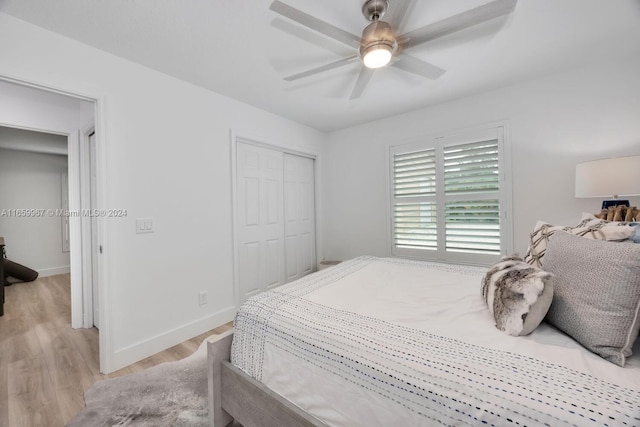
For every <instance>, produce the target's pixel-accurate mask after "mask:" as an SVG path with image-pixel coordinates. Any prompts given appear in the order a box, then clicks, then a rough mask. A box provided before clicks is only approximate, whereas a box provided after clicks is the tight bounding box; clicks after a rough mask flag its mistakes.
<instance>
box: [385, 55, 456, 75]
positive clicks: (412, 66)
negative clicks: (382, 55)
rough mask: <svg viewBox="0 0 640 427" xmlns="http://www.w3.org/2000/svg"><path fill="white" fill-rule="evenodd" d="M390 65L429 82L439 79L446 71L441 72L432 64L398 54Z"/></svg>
mask: <svg viewBox="0 0 640 427" xmlns="http://www.w3.org/2000/svg"><path fill="white" fill-rule="evenodd" d="M390 65H391V66H393V67H396V68H400V69H401V70H404V71H408V72H410V73H413V74H417V75H419V76H422V77H426V78H428V79H431V80H435V79H437V78H439V77H440V76H441V75H443V74H444V73H445V72H446V70H443V69H442V68H440V67H436V66H435V65H433V64H429V63H428V62H425V61H423V60H421V59H418V58H416V57H415V56H411V55H407V54H406V53H401V54H399V55H398V56H397V59H396V60H395V61H394V62H392V63H391V64H390Z"/></svg>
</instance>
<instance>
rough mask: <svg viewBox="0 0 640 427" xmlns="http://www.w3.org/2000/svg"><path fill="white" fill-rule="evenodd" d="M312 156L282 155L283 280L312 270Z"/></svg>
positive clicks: (289, 279)
mask: <svg viewBox="0 0 640 427" xmlns="http://www.w3.org/2000/svg"><path fill="white" fill-rule="evenodd" d="M314 189H315V182H314V160H313V159H311V158H308V157H302V156H297V155H293V154H285V155H284V204H285V209H284V232H285V268H286V280H287V282H290V281H292V280H295V279H298V278H300V277H302V276H305V275H307V274H309V273H312V272H313V271H315V265H316V262H315V259H316V254H315V252H316V250H315V249H316V240H315V230H316V222H315V190H314Z"/></svg>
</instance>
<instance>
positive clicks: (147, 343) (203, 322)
mask: <svg viewBox="0 0 640 427" xmlns="http://www.w3.org/2000/svg"><path fill="white" fill-rule="evenodd" d="M235 315H236V307H235V306H234V307H229V308H226V309H224V310H221V311H218V312H217V313H214V314H211V315H209V316H206V317H203V318H202V319H199V320H196V321H194V322H192V323H188V324H186V325H184V326H181V327H179V328H176V329H173V330H170V331H168V332H165V333H163V334H160V335H156V336H155V337H152V338H149V339H146V340H143V341H140V342H139V343H137V344H133V345H130V346H128V347H125V348H122V349H119V350H116V351H115V352H114V353H113V355H112V357H111V358H110V359H111V363H110V365H111V366H109V367H105V368H107V369H108V372H104V373H105V374H108V373H111V372H114V371H117V370H118V369H122V368H124V367H125V366H129V365H131V364H132V363H135V362H138V361H140V360H142V359H144V358H146V357H149V356H152V355H154V354H156V353H158V352H161V351H163V350H166V349H168V348H169V347H173V346H174V345H177V344H180V343H181V342H184V341H187V340H189V339H191V338H193V337H195V336H197V335H200V334H202V333H204V332H207V331H209V330H211V329H214V328H217V327H218V326H222V325H224V324H225V323H228V322H230V321H232V320H233V319H234V317H235Z"/></svg>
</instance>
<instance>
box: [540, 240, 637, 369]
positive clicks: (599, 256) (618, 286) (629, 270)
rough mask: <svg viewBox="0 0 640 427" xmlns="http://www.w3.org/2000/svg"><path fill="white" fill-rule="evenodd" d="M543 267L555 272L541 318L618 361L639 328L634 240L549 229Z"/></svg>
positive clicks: (628, 352)
mask: <svg viewBox="0 0 640 427" xmlns="http://www.w3.org/2000/svg"><path fill="white" fill-rule="evenodd" d="M544 267H545V270H546V271H550V272H551V273H553V274H554V276H555V283H554V285H555V286H554V295H553V302H552V303H551V308H550V309H549V312H548V313H547V317H546V318H545V320H546V321H547V322H548V323H550V324H552V325H554V326H555V327H557V328H558V329H560V330H562V331H563V332H565V333H566V334H567V335H569V336H571V337H572V338H573V339H575V340H576V341H578V342H579V343H580V344H582V345H583V346H584V347H586V348H587V349H589V350H590V351H592V352H594V353H596V354H597V355H599V356H601V357H602V358H604V359H606V360H608V361H610V362H612V363H615V364H616V365H620V366H624V363H625V360H626V358H628V357H629V356H631V348H632V347H633V343H634V341H635V340H636V338H637V337H638V330H639V329H640V318H639V317H640V245H633V244H625V243H615V242H607V241H601V240H590V239H585V238H584V237H579V236H574V235H571V234H568V233H563V232H558V233H555V234H554V235H553V236H552V237H551V239H550V240H549V245H548V247H547V252H546V255H545V258H544Z"/></svg>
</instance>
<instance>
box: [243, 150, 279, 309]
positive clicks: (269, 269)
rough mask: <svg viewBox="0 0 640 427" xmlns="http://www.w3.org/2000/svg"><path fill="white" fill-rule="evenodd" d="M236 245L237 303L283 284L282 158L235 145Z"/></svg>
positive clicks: (272, 153)
mask: <svg viewBox="0 0 640 427" xmlns="http://www.w3.org/2000/svg"><path fill="white" fill-rule="evenodd" d="M236 147H237V151H236V174H237V176H236V212H235V219H236V232H237V236H236V244H237V257H238V281H237V283H238V287H239V297H240V301H241V302H242V301H244V300H245V299H247V298H248V297H250V296H252V295H254V294H257V293H258V292H261V291H264V290H266V289H269V288H271V287H274V286H278V285H281V284H283V283H285V274H284V271H285V264H284V242H283V240H284V212H283V211H284V202H283V170H284V169H283V158H284V154H283V153H282V152H280V151H276V150H270V149H267V148H263V147H257V146H254V145H250V144H245V143H237V145H236Z"/></svg>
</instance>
